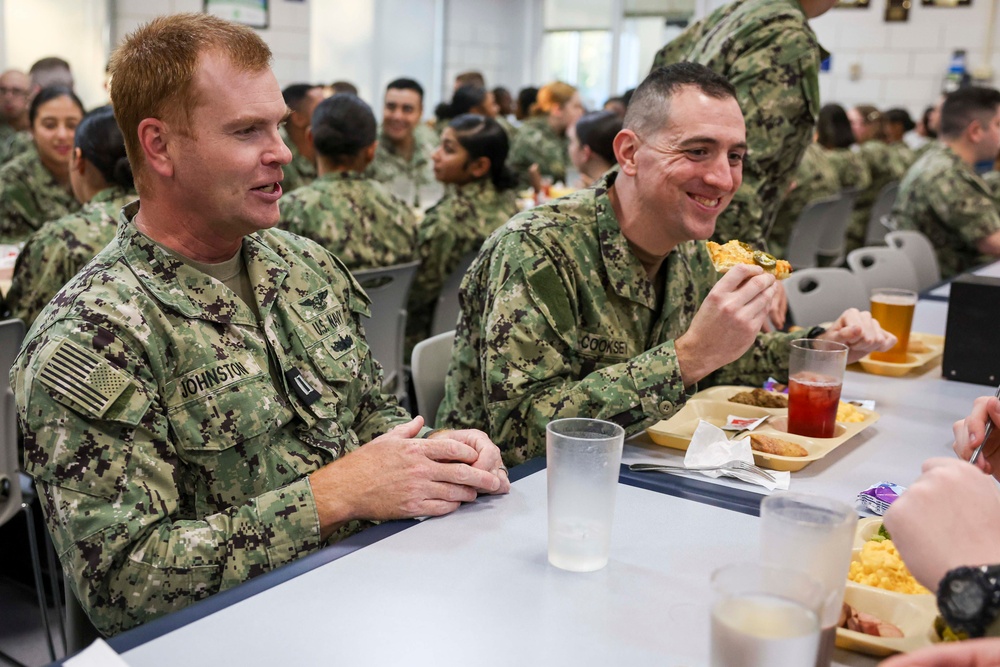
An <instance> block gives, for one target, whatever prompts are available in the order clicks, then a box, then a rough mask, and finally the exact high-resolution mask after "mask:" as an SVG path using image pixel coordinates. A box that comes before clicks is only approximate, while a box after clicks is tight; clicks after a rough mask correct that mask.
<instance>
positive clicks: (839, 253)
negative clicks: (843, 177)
mask: <svg viewBox="0 0 1000 667" xmlns="http://www.w3.org/2000/svg"><path fill="white" fill-rule="evenodd" d="M838 197H839V198H838V199H837V201H836V202H834V203H832V204H830V206H829V207H828V208H827V209H826V211H825V213H826V222H825V223H824V225H823V234H822V235H821V236H820V239H819V247H818V248H817V250H816V254H817V255H818V256H819V257H818V259H819V260H820V261H821V263H822V264H824V265H826V266H841V265H843V263H844V258H845V257H846V256H847V227H848V225H850V223H851V215H852V214H853V213H854V202H855V201H857V199H858V191H857V190H856V189H854V188H851V189H848V190H844V191H843V192H841V193H840V195H838Z"/></svg>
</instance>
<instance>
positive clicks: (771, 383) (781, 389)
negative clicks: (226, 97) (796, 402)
mask: <svg viewBox="0 0 1000 667" xmlns="http://www.w3.org/2000/svg"><path fill="white" fill-rule="evenodd" d="M764 389H765V390H766V391H774V392H777V393H779V394H787V393H788V385H787V384H782V383H781V382H778V381H777V380H775V379H774V378H772V377H769V378H767V382H765V383H764Z"/></svg>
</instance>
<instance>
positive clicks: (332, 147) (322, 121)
mask: <svg viewBox="0 0 1000 667" xmlns="http://www.w3.org/2000/svg"><path fill="white" fill-rule="evenodd" d="M311 127H312V135H313V145H314V146H316V151H317V152H318V153H319V154H320V155H322V156H323V157H325V158H327V159H329V160H331V161H332V162H333V163H334V164H336V165H343V164H346V163H348V162H350V160H351V159H352V158H353V157H354V156H356V155H357V154H358V153H360V152H361V151H362V150H364V149H365V148H368V147H369V146H371V145H372V144H373V143H375V138H376V133H377V131H378V123H376V122H375V114H374V113H372V108H371V107H370V106H368V105H367V104H366V103H365V101H364V100H362V99H361V98H360V97H358V96H357V95H351V94H350V93H337V94H336V95H334V96H333V97H328V98H326V99H325V100H323V101H322V102H320V103H319V104H318V105H317V106H316V110H315V111H313V116H312V126H311Z"/></svg>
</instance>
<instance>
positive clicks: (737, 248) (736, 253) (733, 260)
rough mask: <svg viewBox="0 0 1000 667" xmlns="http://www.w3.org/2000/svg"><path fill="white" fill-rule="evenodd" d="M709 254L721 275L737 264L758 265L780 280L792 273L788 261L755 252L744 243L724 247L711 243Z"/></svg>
mask: <svg viewBox="0 0 1000 667" xmlns="http://www.w3.org/2000/svg"><path fill="white" fill-rule="evenodd" d="M708 254H709V255H710V256H711V257H712V263H713V264H714V265H715V270H716V271H718V272H719V273H725V272H726V271H728V270H729V269H731V268H733V267H734V266H736V265H737V264H756V265H757V266H759V267H761V268H762V269H764V270H765V271H767V272H768V273H771V274H773V275H774V277H775V278H777V279H778V280H782V279H783V278H787V277H788V274H790V273H791V272H792V265H791V264H789V263H788V262H787V261H786V260H784V259H775V258H774V257H773V256H772V255H768V254H767V253H766V252H762V251H760V250H755V249H754V248H753V247H751V246H750V245H749V244H747V243H743V242H742V241H736V240H732V241H729V242H728V243H725V244H723V245H719V244H718V243H716V242H715V241H709V242H708Z"/></svg>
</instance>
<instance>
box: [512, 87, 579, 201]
mask: <svg viewBox="0 0 1000 667" xmlns="http://www.w3.org/2000/svg"><path fill="white" fill-rule="evenodd" d="M582 115H583V104H581V102H580V94H579V93H578V92H576V88H574V87H573V86H571V85H569V84H568V83H563V82H561V81H556V82H554V83H550V84H548V85H547V86H543V87H542V89H541V90H539V91H538V99H537V100H536V101H535V104H534V105H532V107H531V117H530V118H528V119H527V120H526V121H524V123H523V124H522V125H521V127H520V129H519V130H518V132H517V139H515V140H514V144H513V145H512V146H511V148H510V160H509V163H510V168H511V169H513V170H514V173H515V174H517V177H518V179H520V181H521V184H522V185H524V186H527V185H533V186H534V187H535V189H536V190H537V189H538V188H539V185H540V182H541V178H544V177H549V178H551V179H552V182H553V183H558V182H560V181H561V182H563V183H565V182H566V162H567V159H568V157H569V156H568V155H567V152H566V151H567V148H568V143H569V140H568V139H567V138H566V130H567V129H568V128H569V127H570V126H572V125H574V124H575V123H576V121H578V120H579V119H580V116H582ZM535 165H537V173H538V174H539V176H540V177H541V178H532V176H531V175H530V172H529V170H531V171H535V170H534V169H533V167H534V166H535Z"/></svg>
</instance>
